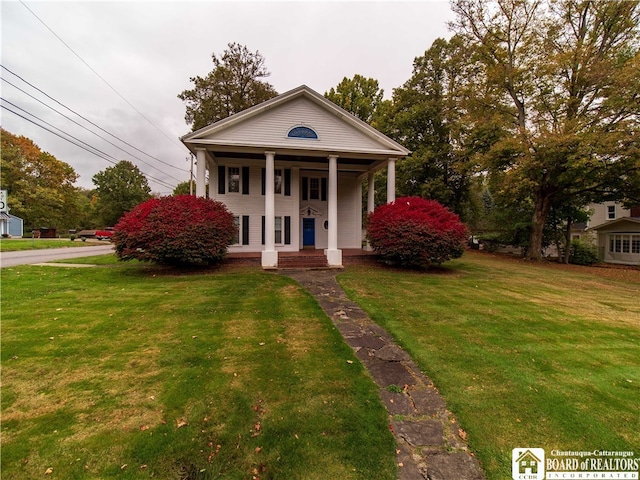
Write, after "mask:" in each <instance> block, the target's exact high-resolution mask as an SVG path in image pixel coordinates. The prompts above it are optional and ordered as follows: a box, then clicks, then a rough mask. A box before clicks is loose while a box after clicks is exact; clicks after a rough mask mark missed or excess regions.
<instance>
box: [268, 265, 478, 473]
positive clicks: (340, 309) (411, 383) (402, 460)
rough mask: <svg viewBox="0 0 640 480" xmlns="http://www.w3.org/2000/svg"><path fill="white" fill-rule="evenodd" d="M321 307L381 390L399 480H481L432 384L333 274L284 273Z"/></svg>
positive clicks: (296, 271) (474, 463)
mask: <svg viewBox="0 0 640 480" xmlns="http://www.w3.org/2000/svg"><path fill="white" fill-rule="evenodd" d="M280 273H281V274H283V275H287V276H289V277H291V278H293V279H294V280H296V281H297V282H298V283H300V285H302V286H303V287H304V288H305V289H306V290H307V291H309V292H310V293H311V294H312V295H313V296H314V297H315V298H316V299H317V301H318V303H319V304H320V306H321V307H322V309H323V310H324V311H325V312H326V314H327V315H328V316H329V317H330V318H331V319H332V320H333V322H334V324H335V325H336V327H337V328H338V330H339V331H340V332H341V333H342V336H343V337H344V339H345V341H346V342H347V343H348V344H349V345H351V347H353V349H354V350H355V352H356V356H357V357H358V358H359V359H360V361H362V363H363V364H364V366H365V367H366V368H367V370H368V371H369V373H370V375H371V376H372V377H373V379H374V381H375V382H376V384H377V385H378V386H379V387H380V397H381V398H382V401H383V403H384V405H385V406H386V408H387V411H388V412H389V418H390V428H391V429H392V431H393V433H394V435H395V438H396V442H397V450H396V452H397V462H398V479H399V480H425V479H428V480H483V479H484V474H483V473H482V469H481V468H480V465H479V464H478V461H477V459H476V458H475V457H473V456H471V455H470V454H469V453H468V450H467V446H466V443H465V441H464V439H463V437H465V436H466V434H465V433H464V432H463V431H462V430H461V429H460V428H459V427H458V424H457V422H456V420H455V418H454V417H453V415H452V414H451V412H449V411H448V410H447V408H446V405H445V403H444V400H443V399H442V397H441V396H440V394H439V393H438V391H437V390H436V388H435V387H434V385H433V382H431V380H429V379H428V378H427V377H425V376H424V374H422V373H421V372H420V369H419V368H418V366H417V365H416V364H415V363H414V362H413V360H412V359H411V358H410V357H409V355H407V353H406V352H404V350H402V349H401V348H400V347H399V346H398V345H396V344H395V342H394V341H393V339H392V338H391V336H390V335H389V334H388V333H387V332H386V331H385V330H384V329H383V328H381V327H380V326H378V325H376V324H375V323H374V322H373V321H372V320H371V319H370V318H369V317H368V316H367V314H366V313H365V312H364V311H363V310H362V309H361V308H360V307H359V306H358V305H357V304H356V303H355V302H352V301H351V300H349V299H348V298H347V296H346V294H345V293H344V291H343V290H342V288H340V286H339V285H338V283H337V282H336V278H335V276H336V274H337V272H336V271H335V270H280Z"/></svg>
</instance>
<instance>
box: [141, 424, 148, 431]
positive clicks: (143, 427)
mask: <svg viewBox="0 0 640 480" xmlns="http://www.w3.org/2000/svg"><path fill="white" fill-rule="evenodd" d="M140 430H142V431H143V432H144V431H145V430H149V425H142V426H141V427H140Z"/></svg>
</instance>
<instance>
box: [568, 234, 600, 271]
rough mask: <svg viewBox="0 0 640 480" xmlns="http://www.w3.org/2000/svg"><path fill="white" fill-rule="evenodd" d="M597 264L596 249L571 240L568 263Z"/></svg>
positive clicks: (581, 241) (579, 241) (586, 243)
mask: <svg viewBox="0 0 640 480" xmlns="http://www.w3.org/2000/svg"><path fill="white" fill-rule="evenodd" d="M597 262H598V247H596V246H595V245H593V244H591V243H589V242H585V241H583V240H573V241H572V242H571V250H570V251H569V263H573V264H574V265H593V264H594V263H597Z"/></svg>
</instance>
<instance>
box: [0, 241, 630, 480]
mask: <svg viewBox="0 0 640 480" xmlns="http://www.w3.org/2000/svg"><path fill="white" fill-rule="evenodd" d="M79 261H80V260H78V262H79ZM83 261H84V262H88V263H98V264H99V266H98V267H96V268H92V269H67V268H57V267H30V266H24V267H16V268H11V269H3V270H2V358H1V360H2V465H1V466H2V478H3V479H5V478H6V479H12V478H16V479H22V478H37V477H42V476H44V475H45V474H46V473H47V472H49V473H50V475H51V477H49V478H64V479H73V478H78V479H80V478H82V479H84V478H114V477H116V478H149V477H153V478H163V479H164V478H166V479H173V478H184V479H208V478H225V479H252V478H255V479H262V480H265V479H338V478H339V479H376V480H382V479H393V478H395V476H396V466H395V445H394V441H393V437H392V435H391V433H390V432H389V429H388V418H387V416H386V414H385V411H384V408H383V406H382V405H381V403H380V400H379V398H378V394H377V389H376V387H375V386H374V384H373V382H372V381H371V380H370V378H369V377H368V376H367V374H366V373H365V372H364V370H363V368H362V367H361V366H360V364H359V362H358V361H357V360H356V359H355V357H354V354H353V352H352V351H351V349H350V348H348V347H347V346H346V345H345V343H344V341H343V340H342V338H341V337H340V335H339V333H338V332H337V330H336V329H335V328H334V327H333V325H332V324H331V322H330V320H329V319H328V318H326V316H325V315H324V314H323V313H322V311H321V310H320V308H319V307H318V305H317V304H316V302H315V300H314V299H313V298H311V297H310V296H309V295H308V294H307V293H306V292H304V291H303V290H302V289H301V288H300V287H298V286H297V285H296V284H295V283H294V282H293V281H291V280H289V279H288V278H285V277H282V276H279V275H275V274H270V273H264V272H262V271H258V270H257V269H252V268H245V269H242V268H234V269H231V268H229V267H226V268H223V269H220V270H217V271H212V272H208V273H191V274H181V273H176V272H173V273H172V272H171V271H167V270H163V269H158V268H154V267H149V266H144V265H141V264H135V263H134V264H118V263H117V262H116V261H115V258H114V257H113V256H103V257H100V259H99V260H98V261H97V259H96V258H90V259H85V260H83ZM605 273H606V275H605ZM610 273H611V272H609V271H607V270H604V269H598V268H595V269H594V268H579V267H574V268H555V267H553V266H548V265H547V266H545V265H535V264H529V263H525V262H522V261H515V260H511V259H504V258H502V257H498V256H491V255H486V254H485V255H483V254H480V253H474V252H469V253H467V254H465V255H464V256H463V257H462V258H461V259H458V260H455V261H452V262H449V263H447V264H445V266H444V267H442V268H439V269H434V270H431V271H429V272H426V273H420V272H406V271H399V270H393V269H385V268H380V267H377V266H353V267H349V268H348V269H346V270H345V272H344V273H341V274H340V275H339V276H338V280H339V282H340V283H341V284H342V285H343V287H344V288H345V290H346V292H347V293H348V295H349V296H350V297H351V298H352V299H354V300H356V301H358V302H359V303H360V305H361V306H362V307H363V308H364V309H365V310H366V311H367V312H368V313H369V315H370V316H371V317H372V318H373V319H374V320H375V321H376V322H378V323H379V324H381V325H382V326H384V327H385V328H386V329H387V330H388V331H389V332H390V333H392V334H393V335H394V336H395V337H396V339H397V340H398V341H399V343H401V344H402V345H403V346H404V347H405V348H406V349H407V350H408V351H409V352H410V353H411V355H412V356H413V358H414V359H415V360H416V361H417V363H418V364H419V365H420V367H421V368H422V369H423V370H424V371H425V372H426V374H427V375H428V376H429V377H430V378H431V379H433V380H434V382H435V384H436V386H437V387H438V388H439V389H440V391H441V393H442V394H443V396H444V398H445V400H446V401H447V404H448V407H449V409H450V410H452V411H453V412H454V414H455V415H456V416H457V418H458V420H459V421H460V424H461V427H462V428H463V430H464V432H466V435H467V438H468V441H469V445H470V448H471V449H472V450H473V451H474V453H475V454H476V455H477V456H478V458H479V459H480V460H481V462H482V464H483V467H484V469H485V471H486V474H487V478H488V480H494V479H496V480H502V479H509V478H511V450H512V449H513V448H516V447H538V448H544V449H546V450H551V449H558V450H593V449H599V450H606V449H608V450H627V451H634V452H636V456H638V455H637V454H638V452H640V433H639V432H640V415H638V411H640V301H639V298H640V271H638V270H630V271H625V272H622V273H620V274H616V275H610ZM613 273H616V272H613ZM349 362H353V363H349ZM464 432H463V434H464Z"/></svg>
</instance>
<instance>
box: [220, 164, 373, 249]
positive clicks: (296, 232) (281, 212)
mask: <svg viewBox="0 0 640 480" xmlns="http://www.w3.org/2000/svg"><path fill="white" fill-rule="evenodd" d="M219 165H224V166H225V167H229V166H237V167H240V170H241V171H242V168H241V167H242V166H247V165H248V166H249V175H250V177H249V195H244V194H243V193H242V189H240V190H241V191H240V192H238V193H235V192H234V193H225V194H223V195H221V194H218V178H217V175H218V169H217V166H216V167H215V168H213V169H211V171H210V174H209V184H210V188H209V196H210V198H212V199H214V200H218V201H220V202H222V203H224V204H225V205H226V206H227V208H228V209H229V210H230V211H231V212H232V213H233V214H234V215H236V216H239V217H242V216H245V215H248V216H249V245H234V246H231V247H230V248H229V251H230V252H260V251H262V250H263V245H262V216H263V215H264V200H265V197H264V196H263V195H262V162H260V161H257V160H244V161H243V160H229V161H225V162H224V163H223V162H222V161H220V162H219ZM279 168H280V169H282V170H283V174H284V169H285V168H288V166H287V165H285V164H281V163H279V162H278V161H277V160H276V169H279ZM291 170H292V171H291V196H285V195H284V185H283V188H282V194H277V195H276V199H275V214H276V216H282V217H283V218H284V217H285V216H290V217H291V244H290V245H284V244H282V245H276V250H278V251H298V250H299V249H300V248H302V220H301V219H302V218H304V217H306V216H307V215H304V214H301V212H300V209H301V208H303V207H311V208H313V209H315V210H316V211H317V215H314V216H313V217H314V218H315V219H316V222H315V230H316V245H315V247H316V249H325V248H327V237H328V232H327V230H325V229H324V222H325V220H327V201H322V200H302V199H301V196H302V193H301V187H300V184H301V181H300V177H302V176H307V177H309V176H314V177H317V178H327V177H328V173H324V172H315V171H314V172H309V171H304V170H302V171H300V170H298V169H296V168H293V169H291ZM227 180H228V178H227ZM240 183H241V184H242V180H241V182H240ZM225 187H226V185H225ZM361 210H362V195H361V189H360V182H359V181H358V180H357V178H356V175H355V174H348V173H339V174H338V248H361V246H362V213H361ZM283 222H284V220H283ZM240 223H241V224H242V218H241V219H240ZM240 242H242V234H241V235H240ZM283 242H284V232H283Z"/></svg>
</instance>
